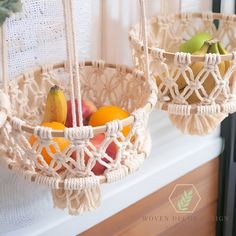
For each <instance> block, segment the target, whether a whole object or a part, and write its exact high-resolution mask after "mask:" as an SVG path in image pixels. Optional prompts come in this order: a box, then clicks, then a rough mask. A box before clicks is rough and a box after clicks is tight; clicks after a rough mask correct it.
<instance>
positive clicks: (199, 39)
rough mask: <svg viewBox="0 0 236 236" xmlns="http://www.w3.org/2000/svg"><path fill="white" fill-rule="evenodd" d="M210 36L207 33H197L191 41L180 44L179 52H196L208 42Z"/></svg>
mask: <svg viewBox="0 0 236 236" xmlns="http://www.w3.org/2000/svg"><path fill="white" fill-rule="evenodd" d="M211 38H212V36H211V35H210V34H209V33H207V32H199V33H197V34H195V35H194V36H193V37H192V38H191V39H189V40H187V41H186V42H184V43H182V44H181V45H180V47H179V51H180V52H189V53H194V52H196V51H198V50H199V49H200V48H201V47H202V45H203V44H204V42H205V41H208V40H210V39H211Z"/></svg>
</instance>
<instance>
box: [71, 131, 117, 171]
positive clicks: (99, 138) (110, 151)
mask: <svg viewBox="0 0 236 236" xmlns="http://www.w3.org/2000/svg"><path fill="white" fill-rule="evenodd" d="M104 138H105V135H104V134H98V135H96V136H95V137H93V138H92V139H91V143H92V144H93V145H94V146H95V147H98V146H99V145H100V144H101V143H102V142H103V140H104ZM106 153H107V155H109V156H110V157H111V158H112V159H113V160H114V159H115V158H116V153H117V146H116V144H115V143H114V142H111V143H110V144H109V146H108V147H107V149H106ZM72 157H73V159H75V158H76V154H75V153H73V154H72ZM88 160H89V156H88V155H85V164H87V163H88ZM102 160H103V161H104V162H106V163H109V161H108V160H107V159H106V158H105V157H104V158H102ZM105 169H106V167H105V166H103V165H101V164H100V163H99V162H96V164H95V166H94V167H93V168H92V172H93V173H94V174H95V175H102V174H103V173H104V171H105Z"/></svg>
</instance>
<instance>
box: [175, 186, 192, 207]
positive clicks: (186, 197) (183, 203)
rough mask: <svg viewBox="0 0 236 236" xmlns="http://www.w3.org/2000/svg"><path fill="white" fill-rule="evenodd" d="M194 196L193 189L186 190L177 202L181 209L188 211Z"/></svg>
mask: <svg viewBox="0 0 236 236" xmlns="http://www.w3.org/2000/svg"><path fill="white" fill-rule="evenodd" d="M192 198H193V191H192V190H190V191H188V192H187V191H184V192H183V193H182V194H181V196H180V199H179V200H178V202H177V208H178V210H180V211H187V210H188V207H189V204H190V203H191V201H192Z"/></svg>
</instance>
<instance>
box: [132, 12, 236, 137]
mask: <svg viewBox="0 0 236 236" xmlns="http://www.w3.org/2000/svg"><path fill="white" fill-rule="evenodd" d="M215 21H217V24H218V27H216V24H215V23H216V22H215ZM139 28H140V26H139V25H138V26H135V27H134V28H133V29H132V30H131V31H130V36H129V38H130V42H131V48H132V53H133V59H134V63H135V65H136V66H137V67H138V68H139V69H143V68H144V67H143V65H144V56H143V54H144V53H143V44H142V42H141V41H140V30H139ZM197 32H208V33H209V34H210V35H212V37H213V38H217V39H218V40H220V41H221V42H222V43H223V44H224V45H225V47H226V49H227V51H229V52H232V53H225V55H220V54H218V53H207V54H205V55H194V54H192V55H191V54H190V53H183V52H178V50H179V46H180V44H181V43H183V42H184V41H185V40H187V39H190V38H191V37H192V36H194V35H195V34H196V33H197ZM235 33H236V16H234V15H223V14H217V13H202V14H201V13H180V14H177V15H166V16H164V15H160V16H157V17H153V18H151V19H150V20H149V21H148V29H147V34H148V43H149V55H150V70H151V76H152V77H153V78H154V79H155V80H156V82H157V86H158V90H159V95H158V96H159V97H158V105H157V107H158V108H159V109H163V110H165V111H167V112H168V113H169V117H170V119H171V121H172V123H173V124H174V125H175V126H176V127H177V128H179V129H180V130H181V131H182V132H184V133H188V134H198V135H206V134H208V133H210V132H211V131H212V130H213V129H214V128H215V127H216V126H217V125H218V124H219V123H220V122H221V121H222V120H223V119H224V118H225V117H227V116H228V114H229V113H233V112H235V111H236V96H235V95H236V77H235V69H236V52H235V50H236V44H235V42H236V38H235Z"/></svg>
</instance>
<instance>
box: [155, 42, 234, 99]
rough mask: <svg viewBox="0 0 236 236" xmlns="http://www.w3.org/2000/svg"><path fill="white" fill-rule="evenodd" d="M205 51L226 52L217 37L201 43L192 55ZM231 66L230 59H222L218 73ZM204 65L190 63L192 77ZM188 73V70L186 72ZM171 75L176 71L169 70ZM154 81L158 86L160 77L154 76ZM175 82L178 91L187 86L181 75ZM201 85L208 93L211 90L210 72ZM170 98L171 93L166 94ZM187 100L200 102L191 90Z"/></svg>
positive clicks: (205, 52) (173, 75) (176, 72)
mask: <svg viewBox="0 0 236 236" xmlns="http://www.w3.org/2000/svg"><path fill="white" fill-rule="evenodd" d="M207 53H217V54H221V55H224V54H227V53H228V52H227V51H226V49H225V48H224V47H223V46H222V44H221V43H220V42H219V40H218V39H211V40H208V41H205V42H204V43H203V45H202V47H201V48H200V49H199V50H197V51H195V52H193V53H192V55H205V54H207ZM230 66H231V62H230V61H222V62H221V63H220V64H219V65H218V69H219V73H220V75H221V77H223V76H224V75H225V73H226V71H227V70H228V68H229V67H230ZM203 67H204V62H194V63H192V64H191V65H190V68H191V70H192V72H193V77H194V78H196V76H197V75H198V74H199V73H200V72H201V70H202V69H203ZM186 73H188V72H186ZM170 74H171V77H172V78H174V77H175V76H178V75H177V74H178V71H175V70H173V71H170ZM162 75H163V76H165V75H166V74H165V73H163V74H162ZM187 76H188V77H189V78H190V76H189V75H188V74H187ZM155 79H156V82H157V86H158V87H160V84H161V79H160V77H159V76H156V78H155ZM176 84H177V86H178V90H179V91H180V93H182V92H183V90H184V88H185V87H186V86H187V83H186V80H185V79H184V77H183V75H182V74H181V75H179V77H178V78H177V81H176ZM203 87H204V88H205V91H206V93H207V94H208V95H209V94H210V93H211V92H212V90H213V89H214V87H215V80H214V78H213V76H212V74H209V75H208V77H207V78H206V79H205V81H204V83H203ZM167 95H168V96H169V97H170V99H172V98H171V95H170V94H167ZM187 102H188V103H189V104H193V103H197V102H200V99H199V98H198V96H197V95H196V93H195V92H193V93H192V94H191V96H190V97H189V98H188V99H187Z"/></svg>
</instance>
